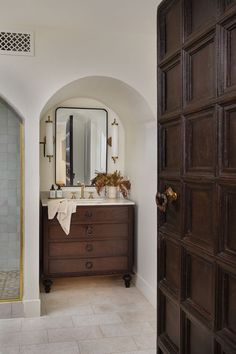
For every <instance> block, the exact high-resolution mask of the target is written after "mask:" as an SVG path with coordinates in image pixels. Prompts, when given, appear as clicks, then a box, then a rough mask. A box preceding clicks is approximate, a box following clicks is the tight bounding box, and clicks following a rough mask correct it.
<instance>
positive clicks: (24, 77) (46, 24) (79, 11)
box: [0, 0, 160, 316]
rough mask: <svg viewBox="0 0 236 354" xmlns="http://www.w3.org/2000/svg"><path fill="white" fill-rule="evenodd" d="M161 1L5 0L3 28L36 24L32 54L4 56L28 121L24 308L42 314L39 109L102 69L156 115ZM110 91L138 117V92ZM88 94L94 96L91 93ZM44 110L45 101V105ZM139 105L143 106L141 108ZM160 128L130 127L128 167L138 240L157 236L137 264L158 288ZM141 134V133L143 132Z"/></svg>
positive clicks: (4, 92) (14, 98) (115, 102)
mask: <svg viewBox="0 0 236 354" xmlns="http://www.w3.org/2000/svg"><path fill="white" fill-rule="evenodd" d="M159 2H160V1H159V0H148V1H146V0H145V1H144V0H120V1H117V0H100V1H97V0H86V1H84V0H68V1H66V2H65V1H63V0H50V1H48V0H42V1H40V2H39V1H37V0H22V1H21V2H19V1H17V0H10V1H8V2H4V3H3V4H1V13H0V22H1V29H2V30H4V28H5V29H7V30H9V29H10V30H24V29H25V30H33V31H34V33H35V56H34V57H24V56H22V57H20V56H8V55H1V56H0V77H1V80H0V96H1V97H2V98H5V99H6V100H7V102H8V103H10V104H11V105H12V106H13V108H15V110H16V111H17V113H18V114H19V116H20V117H22V118H23V119H24V121H25V126H24V132H25V167H24V180H25V200H24V205H25V209H24V210H25V220H24V222H25V223H24V229H25V233H24V299H23V300H24V303H25V315H26V316H35V315H38V314H39V306H40V301H39V284H38V279H39V232H38V225H39V189H40V178H39V140H40V139H39V135H40V128H39V119H40V115H41V111H42V109H43V107H47V106H45V104H46V103H47V101H48V100H49V99H50V97H51V96H53V94H54V93H55V92H57V91H58V90H59V89H60V88H62V87H63V86H65V85H66V84H68V83H70V82H72V81H74V80H76V79H79V78H83V77H88V76H96V75H97V76H104V77H111V78H116V79H118V80H121V81H122V82H124V83H126V84H128V85H129V86H130V87H131V88H134V90H136V92H137V93H139V94H140V95H141V96H142V97H143V98H144V100H145V102H146V103H147V104H148V105H149V107H150V108H151V112H152V116H151V114H150V112H149V113H148V112H147V110H146V109H144V110H143V111H142V105H140V111H139V113H140V114H139V119H140V117H141V116H142V115H143V117H144V118H147V119H155V116H156V114H155V112H156V8H157V4H158V3H159ZM12 9H14V11H13V10H12ZM94 90H97V92H98V95H99V94H100V93H102V91H103V87H101V86H97V87H94ZM104 92H105V91H104ZM109 94H110V103H111V104H110V105H109V104H108V103H107V105H108V106H110V107H111V108H112V109H113V110H114V111H115V112H117V113H118V114H119V110H121V111H122V110H123V111H122V112H121V113H122V114H119V117H120V119H121V121H122V122H123V124H124V126H126V123H127V124H128V121H132V122H133V123H135V120H136V117H135V116H132V109H133V108H134V107H135V105H136V107H135V108H137V107H138V100H137V98H138V95H136V96H135V95H132V94H130V95H129V91H128V90H127V91H126V94H127V95H126V96H127V97H124V101H125V99H128V98H130V100H129V105H128V104H126V105H124V106H123V105H122V102H121V101H120V100H119V96H116V94H117V91H116V90H113V88H112V87H111V91H110V93H109ZM119 94H120V95H121V94H122V92H121V91H120V92H119ZM77 96H78V95H77ZM71 97H72V96H71ZM73 97H75V96H73ZM86 97H88V96H87V95H86ZM89 97H91V98H93V96H92V95H89ZM67 98H68V97H67ZM97 99H99V97H97ZM105 103H106V102H105ZM46 111H47V109H46V108H45V112H44V113H46ZM135 112H136V113H137V109H136V111H135ZM137 116H138V114H137ZM137 119H138V118H137ZM125 120H126V121H127V122H125ZM125 129H126V127H125ZM141 131H142V134H141ZM148 132H149V133H150V132H151V133H152V136H149V135H148ZM128 134H129V136H128ZM154 135H155V123H154V126H153V129H152V128H150V129H149V125H146V123H143V126H142V125H140V130H139V129H138V128H137V131H135V129H133V128H132V127H131V128H130V129H129V130H128V132H127V144H126V152H127V159H126V167H127V170H128V171H129V175H130V176H131V177H132V178H135V181H136V182H137V186H140V188H138V187H135V189H134V191H133V196H134V198H135V199H136V200H137V201H138V203H139V205H138V208H139V210H140V213H139V217H140V218H139V224H140V228H139V231H138V240H139V241H140V242H141V243H140V242H139V241H138V244H140V245H144V243H145V241H147V243H148V242H150V243H151V244H150V245H149V246H146V247H145V248H144V250H145V252H146V250H147V251H148V252H150V254H145V253H144V252H143V251H144V250H143V251H142V250H141V249H140V252H142V253H141V254H140V256H139V258H138V262H140V263H138V264H137V270H138V272H139V274H140V279H141V278H143V279H144V283H145V282H146V283H147V284H148V286H149V287H150V288H151V289H152V290H153V291H155V286H156V285H155V274H156V273H155V272H156V269H154V268H153V266H154V263H155V257H154V255H153V253H154V251H153V249H155V248H156V243H155V240H154V236H155V235H153V233H154V229H155V225H154V223H155V220H154V219H155V217H154V213H155V211H154V210H155V208H154V206H153V204H152V202H151V200H152V198H154V196H152V194H153V192H154V189H156V186H155V174H156V170H155V168H154V167H155V166H154V164H155V161H153V165H152V163H151V162H150V160H149V157H150V156H149V152H150V151H149V150H152V148H151V147H150V146H152V147H153V149H154V146H155V137H154ZM136 137H137V139H136ZM138 137H140V139H141V140H138ZM132 140H135V141H136V144H137V143H138V142H139V144H140V145H141V146H142V147H140V148H139V149H138V151H139V153H135V155H132V154H131V151H133V150H135V151H136V147H135V146H131V143H130V142H129V143H128V141H132ZM155 149H156V147H155ZM153 151H154V150H153ZM128 152H129V153H128ZM152 153H153V154H154V152H152ZM139 154H140V156H142V157H144V158H145V157H147V159H146V160H143V159H141V160H142V162H141V165H140V166H139V167H137V165H136V163H137V164H139V162H140V158H139ZM151 156H152V155H151ZM134 161H136V163H134ZM143 171H145V176H146V175H147V174H149V175H152V174H153V177H151V182H150V183H148V185H146V186H145V181H146V179H145V180H143V173H144V172H143ZM49 175H50V172H49ZM144 186H145V189H144ZM135 191H136V192H135ZM141 205H142V206H141ZM145 206H146V209H145ZM140 208H141V209H140ZM144 209H145V210H144ZM142 210H143V213H141V211H142ZM150 215H151V217H150ZM138 247H139V246H138ZM138 252H139V251H138ZM144 259H146V260H144ZM150 273H152V275H150ZM144 283H143V284H144ZM140 288H141V286H140Z"/></svg>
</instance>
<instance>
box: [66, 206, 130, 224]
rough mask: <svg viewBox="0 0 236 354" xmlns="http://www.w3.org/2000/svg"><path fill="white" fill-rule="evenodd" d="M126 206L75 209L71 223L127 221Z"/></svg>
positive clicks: (127, 212)
mask: <svg viewBox="0 0 236 354" xmlns="http://www.w3.org/2000/svg"><path fill="white" fill-rule="evenodd" d="M128 218H129V208H128V206H99V207H97V206H88V207H77V212H76V213H75V214H73V215H72V219H71V222H72V224H73V223H77V222H120V221H125V220H128Z"/></svg>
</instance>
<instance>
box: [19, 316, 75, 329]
mask: <svg viewBox="0 0 236 354" xmlns="http://www.w3.org/2000/svg"><path fill="white" fill-rule="evenodd" d="M71 327H73V322H72V318H71V316H64V317H55V318H54V317H47V316H44V317H40V318H25V319H24V320H23V321H22V331H31V330H41V329H52V328H71Z"/></svg>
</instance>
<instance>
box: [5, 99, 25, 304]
mask: <svg viewBox="0 0 236 354" xmlns="http://www.w3.org/2000/svg"><path fill="white" fill-rule="evenodd" d="M22 203H23V201H22V123H21V120H20V119H19V117H18V116H17V114H16V113H15V112H14V111H13V110H12V109H11V108H10V107H9V106H8V105H7V104H6V103H5V102H4V101H3V100H0V301H9V300H21V298H22V271H23V270H22V232H23V204H22Z"/></svg>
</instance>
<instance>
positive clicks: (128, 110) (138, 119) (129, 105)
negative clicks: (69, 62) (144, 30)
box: [41, 76, 155, 124]
mask: <svg viewBox="0 0 236 354" xmlns="http://www.w3.org/2000/svg"><path fill="white" fill-rule="evenodd" d="M76 97H83V98H92V99H95V100H98V101H100V102H102V103H104V104H105V105H106V106H107V107H110V108H111V109H112V110H113V111H114V112H116V113H117V115H118V116H119V118H120V119H121V120H122V122H123V123H124V124H125V123H132V122H133V123H144V122H149V121H153V120H155V116H154V114H153V112H152V110H151V108H150V106H149V104H148V103H147V101H146V100H145V99H144V97H143V96H142V95H140V93H139V92H138V91H137V90H135V89H134V88H132V87H131V86H129V85H127V84H126V83H125V82H123V81H121V80H117V79H114V78H110V77H104V76H90V77H85V78H81V79H78V80H76V81H73V82H71V83H70V84H68V85H66V86H64V87H63V88H61V89H60V90H58V91H57V92H56V93H55V94H54V95H53V96H52V97H51V98H50V99H49V100H48V102H47V103H46V105H45V106H44V108H43V110H42V112H41V117H42V116H44V115H45V114H46V113H47V112H48V111H49V110H50V109H52V108H54V107H56V106H58V105H59V104H60V103H61V102H63V101H66V100H68V99H71V98H76Z"/></svg>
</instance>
